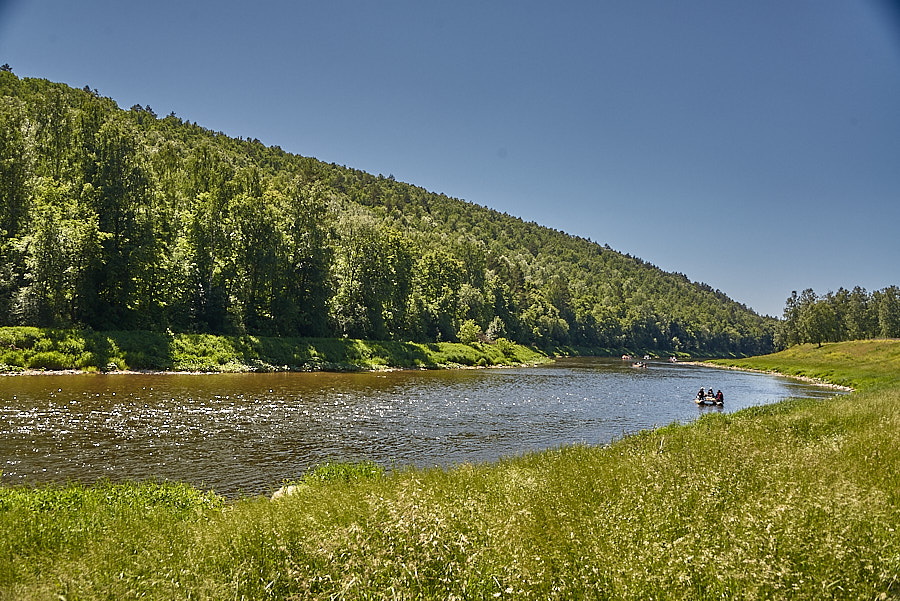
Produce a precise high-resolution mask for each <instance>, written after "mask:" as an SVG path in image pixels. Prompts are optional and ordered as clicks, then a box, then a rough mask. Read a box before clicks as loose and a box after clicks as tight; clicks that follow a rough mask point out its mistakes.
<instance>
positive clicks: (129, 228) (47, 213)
mask: <svg viewBox="0 0 900 601" xmlns="http://www.w3.org/2000/svg"><path fill="white" fill-rule="evenodd" d="M598 229H602V228H598ZM0 325H37V326H85V327H90V328H93V329H98V330H104V329H117V330H122V329H143V330H154V331H165V330H171V331H175V332H209V333H221V334H254V335H261V336H262V335H265V336H324V337H342V336H346V337H350V338H364V339H381V340H413V341H420V342H424V341H436V340H445V341H451V340H453V341H456V340H459V341H463V342H466V341H471V340H476V339H481V340H492V339H497V338H500V337H505V338H509V339H512V340H515V341H518V342H521V343H525V344H530V345H535V346H538V347H542V348H552V347H559V346H566V345H568V346H574V347H580V348H585V349H624V348H629V349H655V350H658V351H660V352H685V353H693V354H703V353H740V354H758V353H763V352H768V351H771V350H772V349H773V344H774V336H775V329H776V326H777V321H776V320H775V319H772V318H766V317H761V316H759V315H757V314H756V313H754V312H753V311H752V310H750V309H749V308H748V307H746V306H744V305H742V304H740V303H737V302H735V301H733V300H731V299H729V298H728V297H727V296H725V295H724V294H723V293H721V292H720V291H718V290H713V289H712V288H711V287H709V286H707V285H705V284H700V283H695V282H691V281H690V280H688V278H687V277H685V276H684V275H682V274H677V273H667V272H663V271H662V270H660V269H658V268H656V267H654V266H653V265H650V264H648V263H646V262H644V261H642V260H640V259H638V258H635V257H631V256H629V255H626V254H621V253H619V252H616V251H614V250H612V249H611V248H609V247H608V246H602V245H600V244H597V243H594V242H592V241H590V240H586V239H583V238H578V237H573V236H569V235H567V234H565V233H563V232H560V231H556V230H552V229H548V228H545V227H541V226H539V225H537V224H535V223H527V222H524V221H522V220H521V219H517V218H515V217H513V216H509V215H507V214H501V213H498V212H496V211H492V210H489V209H487V208H484V207H482V206H479V205H477V204H473V203H471V202H466V201H463V200H459V199H455V198H449V197H447V196H445V195H442V194H435V193H431V192H428V191H426V190H424V189H422V188H420V187H416V186H414V185H410V184H406V183H401V182H398V181H395V179H394V178H393V177H392V176H390V177H384V176H381V175H378V176H374V175H370V174H368V173H364V172H361V171H358V170H355V169H352V168H348V167H345V166H339V165H336V164H327V163H323V162H321V161H318V160H316V159H314V158H309V157H304V156H298V155H294V154H290V153H287V152H285V151H283V150H282V149H281V148H279V147H267V146H265V145H263V144H262V143H261V142H259V141H258V140H255V139H254V140H249V139H235V138H231V137H228V136H226V135H224V134H222V133H220V132H215V131H211V130H209V129H206V128H204V127H201V126H199V125H197V124H196V123H191V122H189V121H186V120H183V119H181V118H179V117H177V116H176V115H175V114H174V113H173V114H170V115H168V116H165V117H160V116H158V115H156V114H155V113H154V111H153V110H152V109H151V108H150V107H149V106H147V107H142V106H139V105H136V106H133V107H131V109H130V110H124V109H121V108H120V107H118V106H117V105H116V103H115V102H114V101H113V100H112V99H109V98H105V97H103V96H101V95H100V94H99V93H98V91H97V90H92V89H90V87H88V86H85V88H84V89H76V88H71V87H69V86H66V85H63V84H58V83H52V82H49V81H46V80H43V79H29V78H21V79H20V78H18V77H17V76H16V75H15V74H14V73H13V72H12V71H11V70H10V69H9V68H8V67H5V68H4V69H3V70H2V72H0Z"/></svg>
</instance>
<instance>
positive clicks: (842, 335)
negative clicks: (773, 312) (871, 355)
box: [776, 286, 900, 348]
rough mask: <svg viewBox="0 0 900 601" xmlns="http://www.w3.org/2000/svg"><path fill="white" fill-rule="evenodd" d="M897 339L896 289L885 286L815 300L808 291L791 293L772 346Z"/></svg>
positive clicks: (899, 299) (899, 307) (899, 308)
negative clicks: (868, 290) (879, 288)
mask: <svg viewBox="0 0 900 601" xmlns="http://www.w3.org/2000/svg"><path fill="white" fill-rule="evenodd" d="M867 338H900V289H898V288H897V287H896V286H888V287H887V288H884V289H882V290H876V291H875V292H873V293H871V294H869V293H868V292H866V290H865V288H860V287H859V286H856V287H855V288H854V289H853V290H852V291H849V290H846V289H845V288H839V289H838V291H837V292H836V293H832V292H829V293H828V294H825V295H824V296H817V295H816V293H815V292H814V291H813V289H812V288H807V289H806V290H804V291H803V292H802V293H800V295H799V296H798V295H797V292H796V291H794V292H793V293H791V296H790V297H788V299H787V301H786V302H785V308H784V321H782V322H781V323H780V324H779V328H778V330H777V332H776V342H777V344H778V346H779V347H780V348H786V347H789V346H791V345H794V344H803V343H812V344H817V345H821V344H822V343H824V342H842V341H846V340H864V339H867Z"/></svg>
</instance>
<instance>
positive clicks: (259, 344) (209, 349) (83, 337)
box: [0, 327, 547, 373]
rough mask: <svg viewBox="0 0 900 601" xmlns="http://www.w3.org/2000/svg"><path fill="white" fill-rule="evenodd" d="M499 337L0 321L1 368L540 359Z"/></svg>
mask: <svg viewBox="0 0 900 601" xmlns="http://www.w3.org/2000/svg"><path fill="white" fill-rule="evenodd" d="M546 360H547V356H546V355H544V354H543V353H541V352H539V351H536V350H534V349H530V348H528V347H525V346H522V345H519V344H516V343H514V342H511V341H509V340H506V339H503V338H500V339H498V340H496V341H493V342H491V343H487V342H473V343H471V344H461V343H452V342H437V343H427V344H419V343H413V342H393V341H372V340H353V339H334V338H266V337H259V336H214V335H210V334H175V333H171V332H148V331H119V332H115V331H113V332H97V331H93V330H84V329H47V328H32V327H6V328H0V372H5V373H16V372H22V371H26V370H79V371H124V370H150V371H192V372H193V371H196V372H244V371H356V370H378V369H436V368H443V367H489V366H497V365H523V364H533V363H539V362H542V361H546Z"/></svg>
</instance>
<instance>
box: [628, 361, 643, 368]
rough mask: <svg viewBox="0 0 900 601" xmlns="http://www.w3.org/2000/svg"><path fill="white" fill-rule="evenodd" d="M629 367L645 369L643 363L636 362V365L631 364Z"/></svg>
mask: <svg viewBox="0 0 900 601" xmlns="http://www.w3.org/2000/svg"><path fill="white" fill-rule="evenodd" d="M631 367H637V368H645V367H647V364H646V363H644V362H643V361H638V362H637V363H632V364H631Z"/></svg>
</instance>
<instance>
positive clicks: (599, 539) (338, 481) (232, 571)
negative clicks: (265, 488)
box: [0, 341, 900, 599]
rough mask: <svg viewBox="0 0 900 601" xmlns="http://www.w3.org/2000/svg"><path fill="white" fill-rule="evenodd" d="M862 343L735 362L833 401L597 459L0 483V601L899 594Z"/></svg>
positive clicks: (663, 436)
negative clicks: (783, 376) (801, 381)
mask: <svg viewBox="0 0 900 601" xmlns="http://www.w3.org/2000/svg"><path fill="white" fill-rule="evenodd" d="M876 342H879V343H878V344H874V343H873V344H862V343H859V344H858V343H845V345H843V346H842V345H833V346H831V347H830V348H829V349H828V350H827V352H820V351H818V350H813V349H808V348H799V349H794V350H792V351H791V352H788V353H787V354H785V355H783V361H784V362H785V363H784V364H783V365H780V366H779V364H778V361H779V357H778V356H777V355H773V356H767V357H765V358H755V359H751V360H747V361H746V363H747V364H748V366H749V367H754V368H761V367H762V366H765V365H771V366H774V367H780V368H781V369H784V370H785V372H786V371H788V370H790V371H793V372H796V373H797V374H798V375H806V376H809V377H821V376H822V375H823V374H824V372H826V371H828V370H834V373H835V376H836V377H837V378H840V382H845V383H846V385H849V386H852V387H854V388H855V389H856V390H857V392H854V393H852V394H849V395H840V396H836V397H834V398H831V399H827V400H824V401H813V400H790V401H785V402H782V403H778V404H775V405H769V406H762V407H754V408H752V409H748V410H744V411H740V412H737V413H734V414H725V413H708V414H704V415H703V416H702V417H701V418H700V419H699V420H698V421H697V422H695V423H693V424H689V425H677V424H676V425H671V426H667V427H665V428H661V429H658V430H654V431H647V432H642V433H640V434H636V435H633V436H627V437H625V438H623V439H622V440H619V441H617V442H615V443H612V444H610V445H606V446H603V447H590V446H580V445H576V446H570V447H564V448H560V449H555V450H551V451H546V452H541V453H531V454H527V455H524V456H521V457H516V458H510V459H507V460H503V461H499V462H496V463H491V464H465V465H460V466H457V467H455V468H452V469H402V470H395V471H393V472H391V473H385V472H382V471H380V470H377V469H371V466H366V465H362V466H344V467H341V466H332V467H331V468H329V469H322V470H315V471H313V472H311V473H310V475H309V476H308V477H307V478H303V479H302V480H301V481H300V482H297V483H295V484H298V485H299V486H298V488H297V489H295V491H294V492H295V494H292V495H289V496H287V497H284V498H281V499H279V500H277V501H270V500H269V499H268V498H261V497H260V498H244V499H241V500H239V501H236V502H233V503H226V502H225V501H224V500H222V499H221V498H219V497H217V496H216V495H213V494H210V493H204V492H202V491H199V490H196V489H194V488H192V487H188V486H185V485H180V484H172V483H132V484H109V483H100V484H98V485H95V486H91V487H82V486H79V485H77V484H73V485H70V486H61V487H56V486H50V487H41V488H37V489H28V488H17V487H12V488H11V487H4V488H0V555H2V556H3V557H8V558H10V559H9V560H8V561H6V562H3V563H2V564H0V598H9V599H19V598H79V599H101V598H102V599H107V598H138V597H142V598H151V599H188V598H191V599H218V598H225V597H228V598H247V599H284V598H298V599H303V598H307V599H319V598H321V599H328V598H338V599H340V598H343V599H350V598H368V599H390V598H393V599H398V598H425V599H429V598H434V599H448V598H457V599H504V598H508V599H571V598H594V599H644V598H666V599H713V598H716V599H720V598H729V599H770V598H791V599H821V598H852V599H896V598H900V537H898V535H897V532H896V527H897V524H898V523H900V476H898V474H900V447H898V445H897V443H896V432H897V431H898V429H900V384H898V383H897V381H896V378H897V375H896V374H898V373H900V342H898V341H887V342H884V341H876ZM842 357H844V358H843V359H842ZM847 357H853V360H852V361H850V360H848V359H846V358H847ZM738 363H744V362H738ZM785 372H780V373H785ZM845 378H846V379H845ZM279 485H280V484H279V483H273V489H274V488H277V487H278V486H279Z"/></svg>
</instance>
